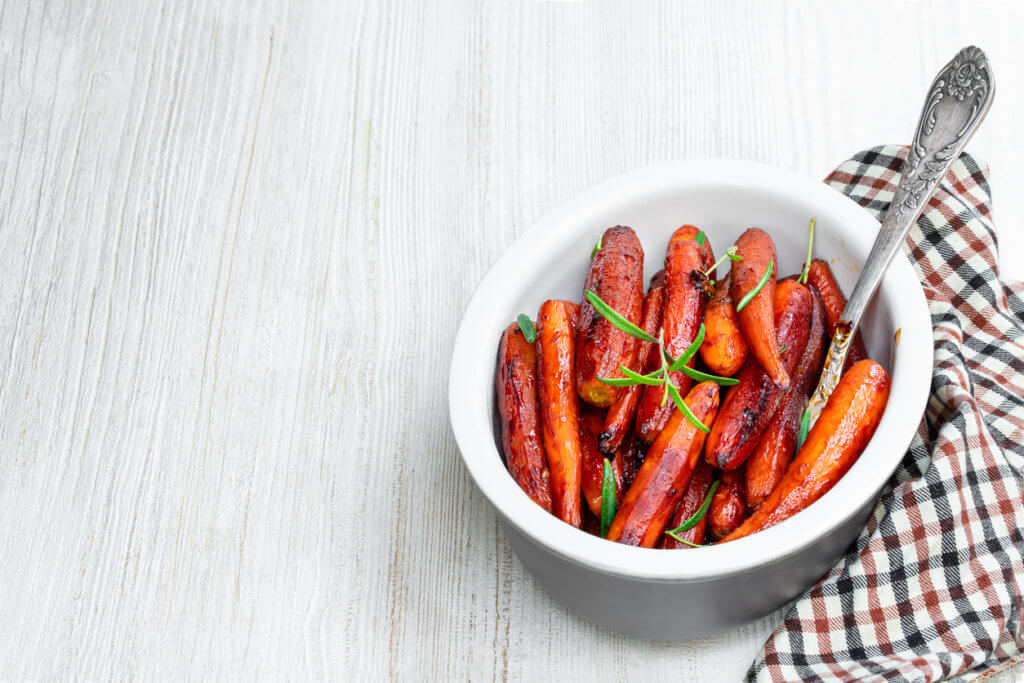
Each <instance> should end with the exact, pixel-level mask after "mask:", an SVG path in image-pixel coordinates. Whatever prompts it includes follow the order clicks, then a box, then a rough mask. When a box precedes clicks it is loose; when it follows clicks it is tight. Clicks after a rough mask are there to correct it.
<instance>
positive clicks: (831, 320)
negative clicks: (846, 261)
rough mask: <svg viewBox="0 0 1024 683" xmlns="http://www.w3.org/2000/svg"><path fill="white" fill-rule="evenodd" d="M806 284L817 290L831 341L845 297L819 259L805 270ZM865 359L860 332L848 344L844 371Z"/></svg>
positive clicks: (841, 314)
mask: <svg viewBox="0 0 1024 683" xmlns="http://www.w3.org/2000/svg"><path fill="white" fill-rule="evenodd" d="M807 284H809V285H810V286H812V287H814V288H815V289H817V290H818V293H819V294H821V301H822V303H823V304H825V323H826V326H827V329H828V336H829V338H830V339H831V338H832V335H834V334H835V333H836V325H837V324H838V323H839V319H840V318H841V317H843V309H844V308H846V297H845V296H843V290H841V289H840V288H839V283H838V282H836V278H835V276H834V275H833V274H832V269H831V268H829V267H828V264H827V263H826V262H825V261H822V260H821V259H814V260H813V261H811V267H810V268H809V269H808V270H807ZM867 357H868V353H867V351H866V350H865V349H864V340H863V339H862V338H861V336H860V332H857V333H856V334H854V335H853V341H852V342H850V350H849V351H848V352H847V353H846V366H845V368H844V369H846V370H849V369H850V367H851V366H852V365H853V364H854V363H857V362H858V361H862V360H864V359H865V358H867Z"/></svg>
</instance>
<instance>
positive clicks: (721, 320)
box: [700, 273, 747, 377]
mask: <svg viewBox="0 0 1024 683" xmlns="http://www.w3.org/2000/svg"><path fill="white" fill-rule="evenodd" d="M731 282H732V273H729V274H728V275H726V276H725V277H724V278H723V279H721V280H719V281H718V283H717V284H716V285H715V292H714V294H712V295H711V299H710V300H709V301H708V304H707V308H706V309H705V311H704V342H703V343H702V344H701V345H700V357H701V359H702V360H703V361H704V364H705V365H707V366H708V369H709V370H711V372H714V373H716V374H719V375H723V376H725V377H732V376H733V375H735V374H736V372H737V371H738V370H739V369H740V367H742V366H743V362H744V361H745V360H746V359H747V341H746V340H745V339H744V338H743V333H742V332H740V327H739V319H738V318H737V317H736V307H735V306H734V305H733V301H732V296H731V295H730V294H729V289H730V283H731Z"/></svg>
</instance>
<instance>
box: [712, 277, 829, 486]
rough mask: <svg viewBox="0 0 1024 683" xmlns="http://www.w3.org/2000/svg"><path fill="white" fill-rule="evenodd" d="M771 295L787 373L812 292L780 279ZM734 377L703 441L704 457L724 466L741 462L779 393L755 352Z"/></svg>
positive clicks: (799, 348)
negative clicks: (731, 385)
mask: <svg viewBox="0 0 1024 683" xmlns="http://www.w3.org/2000/svg"><path fill="white" fill-rule="evenodd" d="M774 297H775V301H774V307H773V308H774V319H773V321H772V330H773V331H774V330H775V329H778V340H777V342H778V345H779V346H781V347H782V349H783V351H782V356H781V358H782V361H783V369H784V370H786V373H787V376H788V373H789V372H790V371H791V370H792V369H793V368H794V367H795V366H796V364H797V362H798V361H799V360H800V356H801V355H802V354H803V351H804V347H805V346H806V345H807V339H808V336H809V334H810V324H811V309H812V303H811V302H812V299H811V293H810V290H808V289H807V287H804V286H803V285H801V284H798V283H796V282H792V281H783V282H780V283H779V286H778V287H777V288H776V290H775V292H774ZM773 333H774V332H773ZM736 379H737V380H738V381H739V384H737V385H735V386H733V387H730V389H729V391H728V392H727V393H726V394H725V399H724V400H723V401H722V410H721V411H720V412H719V416H718V419H717V420H715V424H714V425H712V427H711V433H710V434H709V435H708V439H707V444H706V445H705V455H706V457H707V460H708V462H709V463H710V464H712V465H714V466H715V467H718V468H719V469H723V470H731V469H735V468H737V467H739V466H740V465H741V464H743V462H744V461H746V459H747V458H748V457H749V456H750V454H751V453H753V451H754V448H755V447H756V446H757V443H758V441H759V440H760V439H761V435H762V434H763V433H764V430H765V429H767V428H768V424H769V423H770V422H771V420H772V416H773V415H774V414H775V411H776V409H777V408H778V405H779V402H780V400H781V397H782V394H783V390H782V389H780V388H779V386H778V385H777V384H775V382H774V381H773V380H772V378H771V376H770V375H769V374H768V372H767V371H765V370H764V368H762V367H761V366H760V365H759V364H758V362H757V359H756V358H754V357H750V358H748V359H747V362H746V363H744V364H743V368H742V369H741V370H740V372H739V374H738V375H737V376H736Z"/></svg>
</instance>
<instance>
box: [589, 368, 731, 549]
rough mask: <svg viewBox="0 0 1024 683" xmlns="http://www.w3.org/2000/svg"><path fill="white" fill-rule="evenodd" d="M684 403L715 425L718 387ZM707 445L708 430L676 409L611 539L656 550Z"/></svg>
mask: <svg viewBox="0 0 1024 683" xmlns="http://www.w3.org/2000/svg"><path fill="white" fill-rule="evenodd" d="M684 400H685V402H686V405H687V406H688V407H689V408H690V410H691V411H692V412H693V414H694V415H695V416H696V417H697V419H698V420H700V421H701V422H703V423H704V424H708V423H710V422H713V421H714V419H715V413H716V412H717V410H718V385H717V384H715V383H714V382H703V383H701V384H698V385H697V386H695V387H694V388H693V389H691V390H690V392H689V394H687V396H686V398H685V399H684ZM703 445H704V432H702V431H701V430H699V429H697V427H695V426H694V425H693V424H691V423H690V421H689V420H688V419H687V418H686V417H685V416H684V415H683V414H682V412H680V411H679V410H678V409H677V410H675V411H674V412H673V413H672V415H671V416H670V417H669V420H668V424H666V425H665V428H664V429H663V430H662V431H661V433H660V434H659V435H658V438H657V439H656V440H655V442H654V444H653V445H652V446H651V450H650V451H648V453H647V458H646V459H645V460H644V464H643V465H641V466H640V471H639V472H637V475H636V480H635V481H634V482H633V485H632V486H630V487H629V490H628V491H626V495H625V496H624V497H623V501H622V505H620V506H619V509H618V512H617V513H616V514H615V519H614V520H612V525H611V528H610V529H609V530H608V536H607V538H608V539H609V540H612V541H618V542H619V543H624V544H626V545H639V546H643V547H645V548H652V547H654V544H655V543H657V542H658V539H659V538H660V537H661V534H662V532H663V531H664V530H665V523H666V522H667V521H668V519H669V517H670V516H671V515H672V513H673V512H674V511H675V509H676V506H677V505H678V504H679V499H680V498H682V495H683V492H684V491H685V490H686V487H687V486H689V483H690V477H691V476H692V475H693V470H694V468H695V467H696V465H697V461H698V460H699V459H700V451H701V447H702V446H703Z"/></svg>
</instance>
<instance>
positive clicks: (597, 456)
mask: <svg viewBox="0 0 1024 683" xmlns="http://www.w3.org/2000/svg"><path fill="white" fill-rule="evenodd" d="M602 412H603V411H601V410H599V409H597V408H594V407H593V406H588V405H583V406H581V407H580V447H581V448H582V449H583V482H582V484H581V487H582V490H583V500H584V501H585V502H586V503H587V507H589V508H590V511H591V512H592V513H594V514H595V515H597V516H598V517H600V516H601V487H602V486H603V485H604V459H605V458H604V455H602V454H601V451H600V450H598V447H597V437H598V434H600V433H601V425H602V424H604V415H602ZM611 465H612V474H613V475H614V477H615V500H616V501H619V500H622V469H623V463H622V456H621V455H619V454H615V456H614V457H613V458H611Z"/></svg>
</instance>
